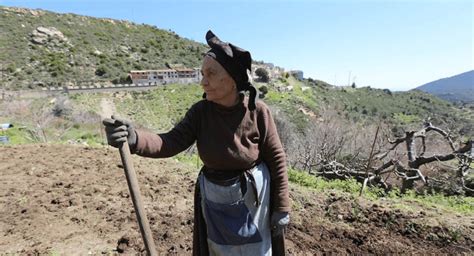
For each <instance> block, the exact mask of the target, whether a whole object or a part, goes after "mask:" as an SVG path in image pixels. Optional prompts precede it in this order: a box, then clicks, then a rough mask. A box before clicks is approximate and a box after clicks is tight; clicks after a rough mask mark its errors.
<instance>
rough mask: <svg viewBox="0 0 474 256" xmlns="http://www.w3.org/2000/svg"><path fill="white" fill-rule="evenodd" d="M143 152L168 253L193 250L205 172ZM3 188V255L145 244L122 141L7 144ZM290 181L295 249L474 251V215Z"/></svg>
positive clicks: (0, 154)
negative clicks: (198, 182) (407, 206)
mask: <svg viewBox="0 0 474 256" xmlns="http://www.w3.org/2000/svg"><path fill="white" fill-rule="evenodd" d="M133 161H134V165H135V169H136V171H137V174H138V178H139V182H140V186H141V191H142V195H143V198H144V201H145V208H146V210H147V214H148V218H149V219H150V222H151V223H150V224H151V229H152V232H153V237H154V239H155V243H156V245H157V246H158V253H159V255H191V244H192V233H191V232H192V225H193V217H192V203H193V198H192V196H193V189H194V181H195V178H196V174H197V172H196V171H195V170H194V168H193V167H190V166H189V165H186V164H183V163H179V162H177V161H176V160H174V159H165V160H157V159H145V158H140V157H136V156H134V157H133ZM0 188H1V189H0V252H1V253H0V254H2V253H6V254H9V253H11V254H20V255H25V254H42V255H44V254H50V255H51V254H60V255H87V254H108V253H119V252H120V253H123V254H125V255H136V254H138V253H143V250H144V248H143V245H142V240H141V237H140V232H139V229H138V225H137V222H136V219H135V213H134V212H133V207H132V204H131V200H130V198H129V196H128V189H127V184H126V180H125V177H124V174H123V170H122V168H121V165H120V158H119V154H118V152H117V150H115V149H111V148H90V147H84V146H65V145H24V146H4V147H0ZM290 190H291V191H290V193H291V199H292V204H293V209H294V210H293V213H292V215H291V218H292V222H291V225H290V227H289V230H288V234H287V243H288V246H287V247H288V253H289V255H314V254H321V253H330V254H334V253H336V254H387V253H389V254H407V253H409V254H431V255H439V254H463V253H465V254H472V253H473V249H474V248H473V239H474V237H473V233H474V217H473V216H469V215H455V214H447V213H442V212H438V211H437V210H436V209H433V210H432V211H426V210H424V211H415V212H411V213H407V212H404V211H400V210H396V209H392V208H390V207H389V206H388V205H385V204H383V203H380V204H374V203H371V202H368V201H364V200H357V199H354V198H351V197H350V196H347V195H341V194H338V193H327V194H322V193H316V192H314V191H310V190H307V189H302V188H299V187H296V186H293V185H291V186H290ZM420 223H425V224H420ZM453 223H456V224H453Z"/></svg>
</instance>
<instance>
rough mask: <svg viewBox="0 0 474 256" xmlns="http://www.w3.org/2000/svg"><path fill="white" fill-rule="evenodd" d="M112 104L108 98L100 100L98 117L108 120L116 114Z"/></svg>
mask: <svg viewBox="0 0 474 256" xmlns="http://www.w3.org/2000/svg"><path fill="white" fill-rule="evenodd" d="M116 113H117V110H116V108H115V104H114V102H113V101H112V100H111V99H110V98H102V99H101V100H100V111H99V115H100V117H102V118H110V116H111V115H113V114H116Z"/></svg>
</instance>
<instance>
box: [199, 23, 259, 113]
mask: <svg viewBox="0 0 474 256" xmlns="http://www.w3.org/2000/svg"><path fill="white" fill-rule="evenodd" d="M206 41H207V44H208V45H209V46H210V47H211V49H210V50H209V51H208V52H207V53H206V56H210V57H212V58H213V59H215V60H216V61H217V62H219V64H221V66H222V67H223V68H224V69H225V70H226V71H227V72H228V73H229V75H230V76H231V77H232V78H233V79H234V81H235V83H236V85H237V90H238V91H239V92H242V91H249V92H250V99H249V109H250V110H254V109H255V107H256V106H255V101H256V100H257V96H258V95H257V90H256V89H255V87H254V86H253V85H252V84H251V83H250V80H249V77H248V74H247V70H251V67H252V57H251V56H250V52H248V51H246V50H244V49H242V48H240V47H237V46H235V45H233V44H230V43H226V42H223V41H221V40H220V39H219V38H218V37H217V36H216V35H214V33H212V31H210V30H209V31H207V33H206ZM204 97H205V94H204Z"/></svg>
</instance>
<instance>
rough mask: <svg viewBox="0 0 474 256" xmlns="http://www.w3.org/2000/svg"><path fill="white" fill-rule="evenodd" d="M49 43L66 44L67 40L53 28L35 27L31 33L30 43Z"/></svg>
mask: <svg viewBox="0 0 474 256" xmlns="http://www.w3.org/2000/svg"><path fill="white" fill-rule="evenodd" d="M50 41H58V42H68V39H67V38H66V37H65V36H64V35H63V33H62V32H61V31H59V30H58V29H57V28H55V27H37V28H36V29H35V30H33V32H32V33H31V42H33V43H35V44H41V45H43V44H46V43H48V42H50Z"/></svg>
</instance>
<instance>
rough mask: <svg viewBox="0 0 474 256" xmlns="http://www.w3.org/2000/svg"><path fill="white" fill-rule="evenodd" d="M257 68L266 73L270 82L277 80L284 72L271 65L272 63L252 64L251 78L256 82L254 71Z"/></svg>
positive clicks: (282, 69)
mask: <svg viewBox="0 0 474 256" xmlns="http://www.w3.org/2000/svg"><path fill="white" fill-rule="evenodd" d="M259 68H263V69H265V70H266V71H267V72H268V77H269V78H270V80H272V79H276V78H279V77H281V76H282V75H283V73H284V72H285V69H284V68H281V67H278V66H275V65H273V63H260V62H259V63H253V64H252V78H253V79H254V80H256V79H257V78H258V76H257V74H255V71H256V70H257V69H259Z"/></svg>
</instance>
